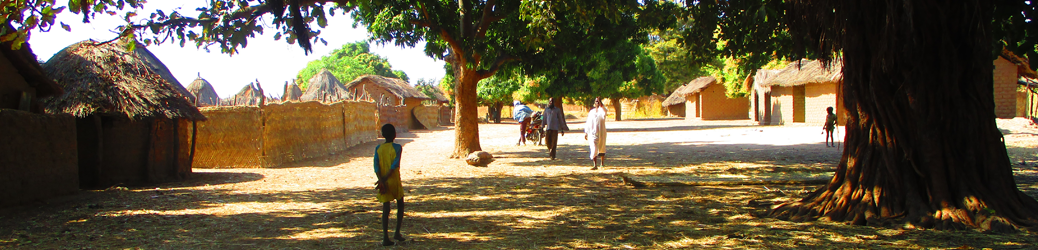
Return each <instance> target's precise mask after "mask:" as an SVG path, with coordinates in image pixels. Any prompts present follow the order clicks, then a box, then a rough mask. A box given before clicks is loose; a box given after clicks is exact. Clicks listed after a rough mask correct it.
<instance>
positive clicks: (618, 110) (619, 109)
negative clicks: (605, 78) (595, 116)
mask: <svg viewBox="0 0 1038 250" xmlns="http://www.w3.org/2000/svg"><path fill="white" fill-rule="evenodd" d="M609 103H610V104H612V105H613V114H615V115H616V117H615V118H614V120H616V121H621V120H623V118H622V117H621V116H622V115H623V105H620V98H609Z"/></svg>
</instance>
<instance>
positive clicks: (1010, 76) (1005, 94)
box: [993, 57, 1019, 118]
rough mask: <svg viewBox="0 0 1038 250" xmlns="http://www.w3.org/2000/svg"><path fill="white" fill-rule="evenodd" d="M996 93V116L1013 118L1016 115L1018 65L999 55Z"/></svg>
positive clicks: (996, 67) (996, 66)
mask: <svg viewBox="0 0 1038 250" xmlns="http://www.w3.org/2000/svg"><path fill="white" fill-rule="evenodd" d="M993 63H994V64H995V71H994V74H993V77H994V79H993V80H994V82H993V84H994V92H995V93H994V95H995V117H998V118H1013V117H1014V116H1016V99H1017V98H1016V86H1017V83H1016V82H1017V78H1018V77H1019V74H1018V73H1017V67H1016V65H1015V64H1013V63H1012V62H1009V61H1008V60H1006V59H1005V58H1002V57H998V59H996V60H995V61H994V62H993Z"/></svg>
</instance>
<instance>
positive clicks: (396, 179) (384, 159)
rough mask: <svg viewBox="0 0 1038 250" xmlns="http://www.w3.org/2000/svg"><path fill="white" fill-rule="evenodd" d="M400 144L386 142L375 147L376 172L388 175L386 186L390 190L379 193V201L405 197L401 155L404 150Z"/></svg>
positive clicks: (380, 174) (379, 174)
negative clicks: (401, 173) (401, 177)
mask: <svg viewBox="0 0 1038 250" xmlns="http://www.w3.org/2000/svg"><path fill="white" fill-rule="evenodd" d="M403 150H404V149H403V147H402V146H400V144H396V143H392V142H386V143H382V144H380V145H378V146H376V147H375V174H377V175H378V176H387V175H389V174H393V175H392V176H390V177H389V178H388V179H386V188H388V189H389V192H386V193H384V194H378V201H379V202H390V201H393V200H397V199H400V198H404V186H403V184H401V183H400V156H401V152H403Z"/></svg>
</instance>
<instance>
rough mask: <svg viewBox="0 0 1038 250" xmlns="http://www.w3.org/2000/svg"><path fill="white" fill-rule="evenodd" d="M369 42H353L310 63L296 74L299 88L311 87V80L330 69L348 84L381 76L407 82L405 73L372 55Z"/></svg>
mask: <svg viewBox="0 0 1038 250" xmlns="http://www.w3.org/2000/svg"><path fill="white" fill-rule="evenodd" d="M368 46H369V45H368V43H367V42H353V43H347V44H344V45H342V48H339V49H335V50H332V52H331V53H328V55H326V56H322V57H321V59H317V60H313V61H310V62H309V63H307V64H306V67H305V68H303V69H302V70H299V73H298V74H296V84H299V88H301V89H304V90H305V89H306V88H307V87H309V86H308V85H309V84H310V78H312V77H313V76H314V75H316V74H317V73H319V72H321V69H328V71H330V72H332V75H334V76H335V78H338V79H339V81H341V82H343V83H347V82H350V81H353V79H357V77H360V76H363V75H380V76H385V77H393V78H400V79H402V80H404V81H407V75H406V74H404V73H403V71H399V70H395V71H394V70H392V66H390V65H389V61H388V60H386V58H384V57H381V56H378V55H375V54H371V51H370V50H369V47H368Z"/></svg>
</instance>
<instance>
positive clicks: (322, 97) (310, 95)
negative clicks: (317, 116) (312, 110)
mask: <svg viewBox="0 0 1038 250" xmlns="http://www.w3.org/2000/svg"><path fill="white" fill-rule="evenodd" d="M349 98H350V92H349V91H347V90H346V87H345V86H343V85H342V82H340V81H339V79H338V78H335V76H334V75H332V72H330V71H328V69H321V72H318V73H317V75H314V77H311V78H310V85H309V86H307V87H306V92H303V95H302V96H301V97H299V100H300V101H304V102H308V101H326V102H334V101H338V100H343V99H349Z"/></svg>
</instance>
